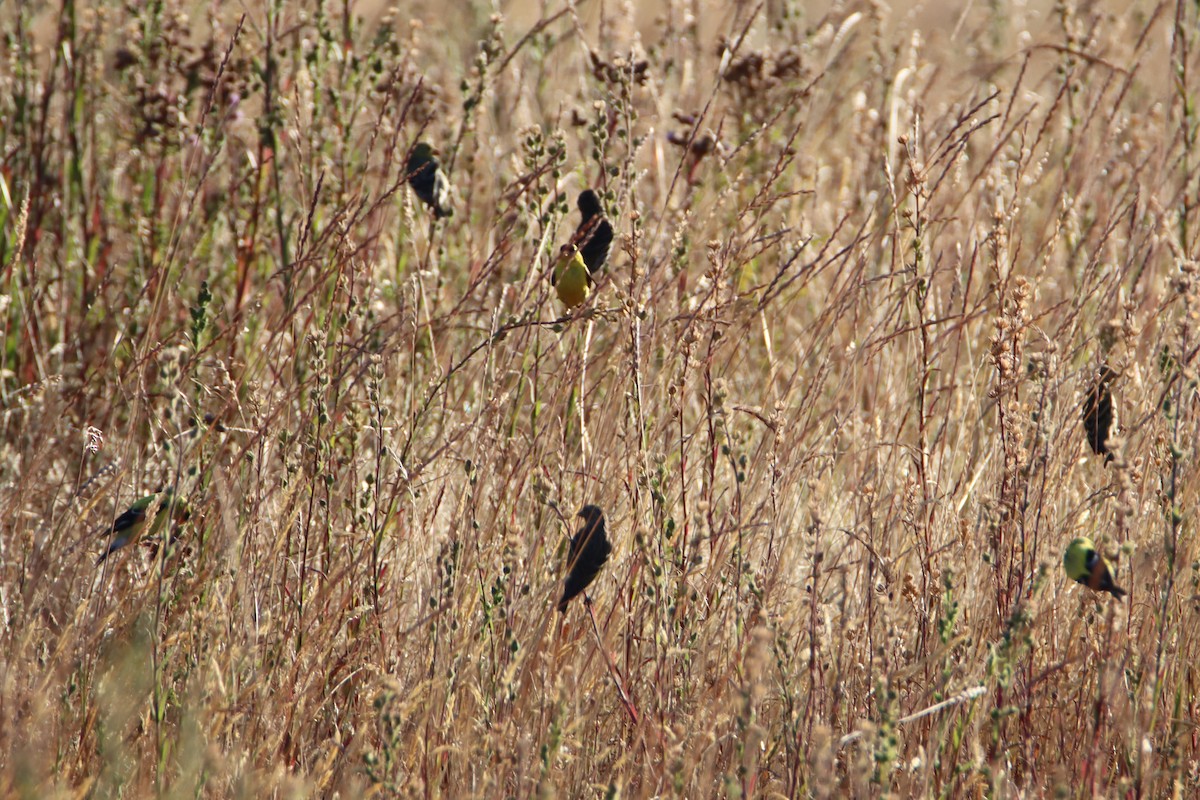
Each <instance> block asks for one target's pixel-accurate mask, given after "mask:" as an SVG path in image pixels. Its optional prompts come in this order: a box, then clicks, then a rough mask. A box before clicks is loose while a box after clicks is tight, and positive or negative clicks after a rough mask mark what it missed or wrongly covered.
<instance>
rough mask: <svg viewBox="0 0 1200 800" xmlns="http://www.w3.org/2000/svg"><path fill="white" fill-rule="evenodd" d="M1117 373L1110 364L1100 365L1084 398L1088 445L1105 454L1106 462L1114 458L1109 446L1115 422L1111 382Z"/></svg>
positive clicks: (1084, 422)
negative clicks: (1109, 438)
mask: <svg viewBox="0 0 1200 800" xmlns="http://www.w3.org/2000/svg"><path fill="white" fill-rule="evenodd" d="M1115 377H1117V374H1116V373H1115V372H1113V371H1112V369H1110V368H1109V366H1108V364H1105V365H1104V366H1102V367H1100V374H1099V375H1097V376H1096V380H1095V382H1094V383H1093V384H1092V385H1091V386H1090V387H1089V388H1088V391H1087V394H1086V395H1085V396H1084V398H1083V432H1084V435H1086V436H1087V441H1088V446H1090V447H1091V448H1092V452H1093V453H1095V454H1096V455H1098V456H1099V455H1102V456H1104V463H1105V464H1107V463H1108V462H1109V461H1112V460H1113V454H1112V451H1111V450H1110V449H1109V447H1108V436H1109V433H1110V432H1111V430H1112V424H1113V399H1112V392H1111V391H1110V390H1109V388H1108V387H1109V384H1111V383H1112V381H1113V379H1114V378H1115Z"/></svg>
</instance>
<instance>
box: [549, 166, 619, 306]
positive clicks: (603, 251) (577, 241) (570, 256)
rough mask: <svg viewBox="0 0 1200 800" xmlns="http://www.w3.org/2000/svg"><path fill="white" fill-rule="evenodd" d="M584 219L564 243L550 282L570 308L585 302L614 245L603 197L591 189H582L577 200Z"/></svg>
mask: <svg viewBox="0 0 1200 800" xmlns="http://www.w3.org/2000/svg"><path fill="white" fill-rule="evenodd" d="M576 204H577V205H578V206H579V214H580V216H581V217H582V220H581V221H580V223H579V227H578V228H576V229H575V233H573V234H572V235H571V241H569V242H567V243H566V244H564V245H563V246H562V249H561V250H560V251H559V255H558V261H557V262H556V263H555V265H554V273H553V275H551V276H550V283H551V284H552V285H553V286H554V288H555V289H556V290H557V291H558V299H559V300H561V301H562V302H563V304H564V305H565V306H567V308H574V307H575V306H577V305H580V304H581V303H583V301H584V300H586V299H587V297H588V295H589V294H591V291H592V284H593V283H594V282H595V279H594V277H593V276H594V275H595V274H596V273H597V272H599V271H600V270H602V269H603V268H604V263H605V262H606V261H607V260H608V251H609V249H610V248H611V247H612V240H613V229H612V224H611V223H609V221H608V219H606V218H605V216H604V209H603V208H602V207H601V205H600V197H599V196H598V195H597V194H596V193H595V192H594V191H592V190H591V189H585V190H583V191H582V192H580V193H579V199H578V200H577V201H576Z"/></svg>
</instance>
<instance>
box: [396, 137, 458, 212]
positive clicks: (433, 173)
mask: <svg viewBox="0 0 1200 800" xmlns="http://www.w3.org/2000/svg"><path fill="white" fill-rule="evenodd" d="M405 170H406V174H407V175H408V185H409V186H411V187H412V190H413V191H414V192H415V193H416V195H417V197H419V198H420V199H421V202H423V203H424V204H425V205H427V206H429V207H430V208H432V209H433V216H434V217H435V218H436V219H441V218H442V217H449V216H452V215H453V214H454V209H453V208H451V207H450V180H449V179H448V178H447V177H446V173H444V172H442V165H441V162H439V161H438V159H437V156H435V155H434V154H433V147H432V146H431V145H430V144H429V143H428V142H417V144H416V145H414V146H413V149H412V153H410V154H409V156H408V164H407V165H406V166H405Z"/></svg>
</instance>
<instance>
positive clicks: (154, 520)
mask: <svg viewBox="0 0 1200 800" xmlns="http://www.w3.org/2000/svg"><path fill="white" fill-rule="evenodd" d="M188 516H189V511H188V507H187V504H186V503H185V502H184V501H183V500H181V499H179V498H177V497H175V493H174V492H173V491H172V490H170V489H167V490H165V491H162V492H158V493H157V494H148V495H146V496H145V497H143V498H142V499H141V500H138V501H137V502H136V503H134V504H133V505H131V506H130V507H129V509H128V510H127V511H125V512H124V513H122V514H121V515H120V516H119V517H117V518H116V519H115V520H114V521H113V524H112V527H106V528H104V533H105V534H106V535H107V536H108V537H109V545H108V549H107V550H105V551H104V552H103V553H101V554H100V557H99V558H98V559H96V564H97V565H98V564H100V563H101V562H103V561H104V559H106V558H108V557H109V556H110V555H112V554H113V553H114V552H115V551H117V550H120V549H121V548H122V547H124V546H125V545H127V544H132V543H133V542H136V541H138V540H139V539H141V538H142V537H143V536H144V535H149V536H157V535H158V534H159V533H160V532H161V531H162V529H163V526H164V525H165V524H166V522H167V520H168V519H171V520H172V521H173V524H178V523H180V522H183V521H185V520H186V519H187V518H188ZM147 518H149V519H150V522H149V525H147ZM147 528H149V530H147Z"/></svg>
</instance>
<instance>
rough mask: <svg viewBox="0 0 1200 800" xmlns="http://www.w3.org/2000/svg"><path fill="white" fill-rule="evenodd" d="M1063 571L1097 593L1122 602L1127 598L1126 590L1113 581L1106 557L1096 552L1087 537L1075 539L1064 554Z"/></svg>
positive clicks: (1092, 543)
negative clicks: (1107, 594)
mask: <svg viewBox="0 0 1200 800" xmlns="http://www.w3.org/2000/svg"><path fill="white" fill-rule="evenodd" d="M1063 569H1065V570H1066V571H1067V577H1069V578H1071V579H1072V580H1074V581H1076V582H1078V583H1082V584H1083V585H1084V586H1086V587H1088V588H1089V589H1093V590H1095V591H1097V592H1108V593H1109V594H1111V595H1112V596H1113V597H1115V598H1117V599H1118V600H1120V599H1121V598H1122V597H1124V596H1125V590H1124V589H1122V588H1121V587H1120V586H1117V584H1116V582H1115V581H1113V577H1112V573H1111V572H1109V571H1108V564H1107V563H1106V562H1105V561H1104V557H1103V556H1102V555H1100V553H1098V552H1097V551H1096V545H1095V543H1094V542H1092V540H1091V539H1089V538H1087V537H1086V536H1080V537H1078V538H1076V539H1073V540H1072V541H1071V543H1070V544H1069V545H1067V552H1065V553H1063Z"/></svg>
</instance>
